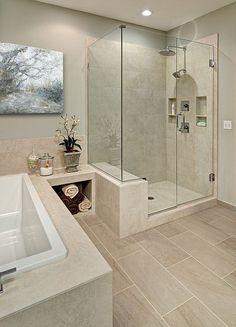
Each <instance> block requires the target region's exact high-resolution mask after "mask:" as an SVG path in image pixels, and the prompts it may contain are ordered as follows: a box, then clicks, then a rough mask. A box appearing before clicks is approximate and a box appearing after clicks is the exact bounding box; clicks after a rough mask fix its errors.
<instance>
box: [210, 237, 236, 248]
mask: <svg viewBox="0 0 236 327" xmlns="http://www.w3.org/2000/svg"><path fill="white" fill-rule="evenodd" d="M232 237H233V236H232V235H231V236H228V237H226V238H225V239H223V240H222V241H220V242H219V243H216V244H214V246H218V245H220V244H221V243H223V242H225V241H226V240H228V239H229V238H232Z"/></svg>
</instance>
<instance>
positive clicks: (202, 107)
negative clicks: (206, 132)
mask: <svg viewBox="0 0 236 327" xmlns="http://www.w3.org/2000/svg"><path fill="white" fill-rule="evenodd" d="M196 126H197V127H207V97H206V96H198V97H197V98H196Z"/></svg>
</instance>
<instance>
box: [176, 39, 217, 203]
mask: <svg viewBox="0 0 236 327" xmlns="http://www.w3.org/2000/svg"><path fill="white" fill-rule="evenodd" d="M177 45H178V50H177V71H176V74H175V77H176V83H177V84H176V88H177V119H176V127H177V203H178V205H179V204H183V203H186V202H189V201H193V200H197V199H200V198H203V197H207V196H210V195H212V193H213V183H212V181H211V178H213V176H212V175H211V174H212V173H213V144H214V142H213V141H214V140H213V126H214V115H213V112H214V111H213V104H214V98H213V97H214V92H213V90H214V88H213V85H214V83H213V81H214V69H213V68H212V67H210V65H209V60H210V59H213V58H214V57H213V47H212V46H209V45H207V44H201V43H196V42H188V41H185V40H178V44H177Z"/></svg>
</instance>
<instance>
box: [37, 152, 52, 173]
mask: <svg viewBox="0 0 236 327" xmlns="http://www.w3.org/2000/svg"><path fill="white" fill-rule="evenodd" d="M53 159H54V157H52V156H50V154H49V153H44V155H43V156H42V157H40V158H39V162H40V164H39V166H40V168H39V171H40V175H41V176H50V175H52V174H53Z"/></svg>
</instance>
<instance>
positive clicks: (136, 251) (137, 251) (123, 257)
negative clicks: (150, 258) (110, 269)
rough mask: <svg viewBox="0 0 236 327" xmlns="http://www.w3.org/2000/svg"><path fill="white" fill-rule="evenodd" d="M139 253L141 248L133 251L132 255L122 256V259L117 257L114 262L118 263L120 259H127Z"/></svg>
mask: <svg viewBox="0 0 236 327" xmlns="http://www.w3.org/2000/svg"><path fill="white" fill-rule="evenodd" d="M140 251H142V248H140V249H138V250H135V251H134V252H132V253H129V254H126V255H124V256H122V257H119V258H118V259H115V260H117V262H119V260H121V259H125V258H128V257H130V256H131V255H133V254H136V253H139V252H140Z"/></svg>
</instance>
